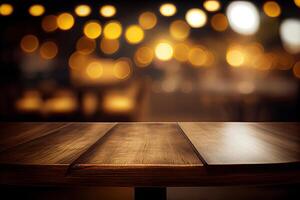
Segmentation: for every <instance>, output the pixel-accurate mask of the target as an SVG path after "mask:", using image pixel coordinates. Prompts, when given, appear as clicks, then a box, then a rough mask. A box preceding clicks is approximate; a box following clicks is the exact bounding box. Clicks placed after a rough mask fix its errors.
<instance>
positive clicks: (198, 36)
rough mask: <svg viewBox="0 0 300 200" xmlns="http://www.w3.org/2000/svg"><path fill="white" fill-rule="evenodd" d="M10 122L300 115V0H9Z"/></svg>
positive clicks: (4, 6) (5, 105)
mask: <svg viewBox="0 0 300 200" xmlns="http://www.w3.org/2000/svg"><path fill="white" fill-rule="evenodd" d="M0 24H1V32H0V44H1V45H0V70H1V72H0V91H1V95H0V119H1V121H299V119H300V112H299V110H300V109H299V104H300V88H299V86H300V0H281V1H280V0H276V1H269V0H265V1H263V0H260V1H258V0H256V1H220V0H186V1H182V0H176V1H138V0H126V1H124V0H114V1H112V0H110V1H109V0H81V1H80V0H76V1H75V0H68V1H61V0H49V1H48V0H43V1H41V0H6V1H3V0H1V1H0Z"/></svg>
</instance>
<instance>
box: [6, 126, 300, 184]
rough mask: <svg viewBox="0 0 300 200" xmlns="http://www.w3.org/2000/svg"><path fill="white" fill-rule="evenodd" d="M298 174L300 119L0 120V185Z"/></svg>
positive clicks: (268, 179) (234, 179)
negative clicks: (174, 120)
mask: <svg viewBox="0 0 300 200" xmlns="http://www.w3.org/2000/svg"><path fill="white" fill-rule="evenodd" d="M299 180H300V123H234V122H180V123H175V122H173V123H77V122H76V123H2V124H0V184H12V185H98V186H134V187H137V186H201V185H207V186H209V185H240V184H273V183H291V182H299Z"/></svg>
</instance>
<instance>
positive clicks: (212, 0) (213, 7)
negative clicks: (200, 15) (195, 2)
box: [203, 0, 221, 12]
mask: <svg viewBox="0 0 300 200" xmlns="http://www.w3.org/2000/svg"><path fill="white" fill-rule="evenodd" d="M203 7H204V8H205V9H206V10H207V11H209V12H215V11H218V10H219V9H220V8H221V4H220V2H219V1H217V0H207V1H204V3H203Z"/></svg>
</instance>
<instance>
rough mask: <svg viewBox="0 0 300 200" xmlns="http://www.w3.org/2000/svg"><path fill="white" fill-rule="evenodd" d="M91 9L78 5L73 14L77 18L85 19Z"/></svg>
mask: <svg viewBox="0 0 300 200" xmlns="http://www.w3.org/2000/svg"><path fill="white" fill-rule="evenodd" d="M91 11H92V10H91V8H90V6H88V5H85V4H82V5H78V6H76V8H75V13H76V15H77V16H79V17H86V16H88V15H89V14H90V13H91Z"/></svg>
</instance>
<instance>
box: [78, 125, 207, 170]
mask: <svg viewBox="0 0 300 200" xmlns="http://www.w3.org/2000/svg"><path fill="white" fill-rule="evenodd" d="M76 164H77V165H81V164H82V165H84V164H88V165H94V166H96V165H97V166H151V165H152V166H164V165H172V166H193V165H197V166H201V165H202V163H201V161H200V160H199V159H198V157H197V155H196V154H195V152H194V151H193V149H192V148H191V146H190V144H189V143H188V142H187V140H186V139H185V138H184V136H183V135H182V133H181V132H180V129H179V127H178V125H177V124H176V123H169V124H163V123H146V124H134V123H128V124H126V123H119V124H118V125H117V126H115V127H114V128H113V129H112V130H111V131H110V133H109V135H107V137H106V138H103V141H102V143H101V144H99V145H97V146H96V147H95V148H94V149H93V151H90V152H88V153H86V154H84V155H83V156H82V158H81V159H80V160H78V161H77V162H76Z"/></svg>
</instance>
